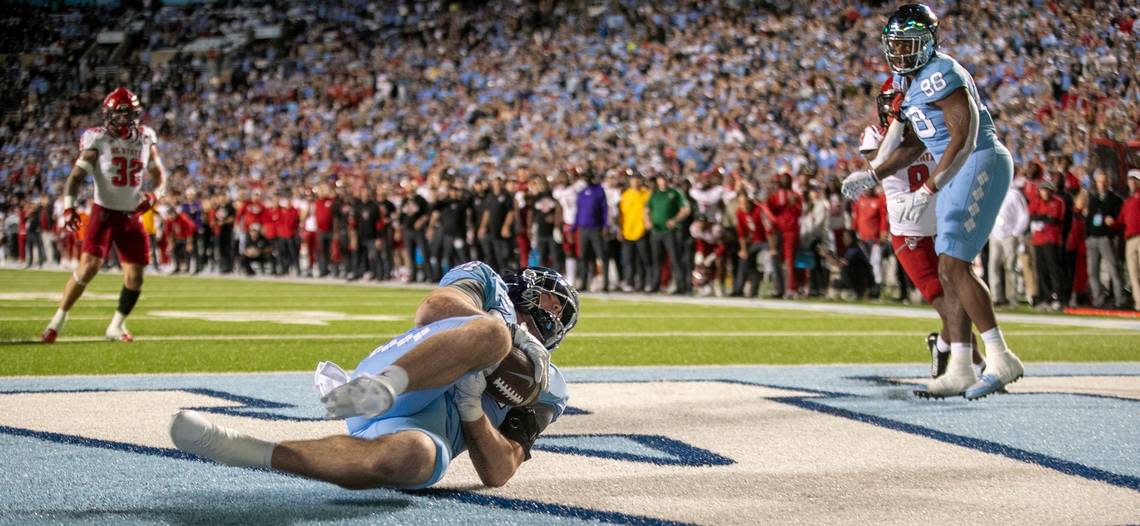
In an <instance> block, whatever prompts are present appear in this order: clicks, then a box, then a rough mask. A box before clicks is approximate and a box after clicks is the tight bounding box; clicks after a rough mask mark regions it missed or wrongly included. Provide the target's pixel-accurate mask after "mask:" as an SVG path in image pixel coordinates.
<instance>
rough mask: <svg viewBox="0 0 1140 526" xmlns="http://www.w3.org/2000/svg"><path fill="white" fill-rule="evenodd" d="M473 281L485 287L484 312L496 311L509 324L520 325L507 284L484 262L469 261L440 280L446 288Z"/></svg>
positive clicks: (440, 284) (440, 283)
mask: <svg viewBox="0 0 1140 526" xmlns="http://www.w3.org/2000/svg"><path fill="white" fill-rule="evenodd" d="M465 279H473V280H475V281H477V282H478V283H479V284H480V285H482V286H483V310H484V311H487V312H491V311H495V312H498V313H499V314H502V315H503V319H505V320H507V323H518V316H517V315H516V314H515V304H514V303H512V302H511V298H510V296H508V295H507V284H506V283H505V282H504V281H503V278H501V277H499V274H498V273H496V272H495V271H494V270H493V269H491V267H490V266H488V265H487V264H486V263H483V262H482V261H468V262H467V263H464V264H462V265H459V266H457V267H454V268H452V269H451V270H449V271H447V274H444V275H443V279H441V280H439V286H441V287H444V286H447V285H450V284H452V283H455V282H456V281H462V280H465Z"/></svg>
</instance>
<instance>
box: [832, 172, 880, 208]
mask: <svg viewBox="0 0 1140 526" xmlns="http://www.w3.org/2000/svg"><path fill="white" fill-rule="evenodd" d="M877 184H879V178H878V177H875V173H874V172H872V171H870V170H860V171H858V172H855V173H853V174H851V175H848V176H847V177H846V178H844V179H843V187H842V188H841V189H840V191H841V192H842V193H843V197H846V198H847V199H849V200H852V201H854V200H855V199H856V198H857V197H859V196H861V195H863V193H864V192H866V191H867V190H870V189H872V188H874V187H875V185H877Z"/></svg>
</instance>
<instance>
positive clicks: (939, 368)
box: [926, 332, 950, 378]
mask: <svg viewBox="0 0 1140 526" xmlns="http://www.w3.org/2000/svg"><path fill="white" fill-rule="evenodd" d="M926 348H927V350H929V351H930V377H931V378H938V377H939V376H942V373H945V372H946V364H948V363H950V351H946V352H940V351H939V350H938V333H937V332H932V333H930V334H929V335H928V336H927V337H926Z"/></svg>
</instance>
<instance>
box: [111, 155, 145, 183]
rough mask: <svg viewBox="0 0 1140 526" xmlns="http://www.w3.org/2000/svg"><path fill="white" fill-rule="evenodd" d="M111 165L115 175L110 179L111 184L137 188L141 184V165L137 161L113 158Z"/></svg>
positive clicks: (140, 162)
mask: <svg viewBox="0 0 1140 526" xmlns="http://www.w3.org/2000/svg"><path fill="white" fill-rule="evenodd" d="M111 164H113V165H115V174H114V175H113V176H112V177H111V184H113V185H115V186H138V185H140V184H142V176H141V175H139V174H141V173H142V169H143V165H142V161H140V160H138V159H127V158H126V157H113V158H112V159H111Z"/></svg>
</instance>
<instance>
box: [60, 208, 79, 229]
mask: <svg viewBox="0 0 1140 526" xmlns="http://www.w3.org/2000/svg"><path fill="white" fill-rule="evenodd" d="M80 226H81V225H80V222H79V212H76V211H75V207H71V208H66V209H64V211H63V227H64V228H66V229H67V230H68V231H69V232H78V231H79V227H80Z"/></svg>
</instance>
